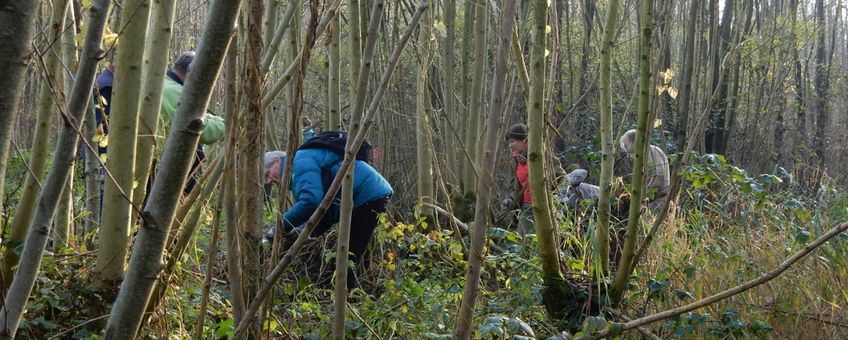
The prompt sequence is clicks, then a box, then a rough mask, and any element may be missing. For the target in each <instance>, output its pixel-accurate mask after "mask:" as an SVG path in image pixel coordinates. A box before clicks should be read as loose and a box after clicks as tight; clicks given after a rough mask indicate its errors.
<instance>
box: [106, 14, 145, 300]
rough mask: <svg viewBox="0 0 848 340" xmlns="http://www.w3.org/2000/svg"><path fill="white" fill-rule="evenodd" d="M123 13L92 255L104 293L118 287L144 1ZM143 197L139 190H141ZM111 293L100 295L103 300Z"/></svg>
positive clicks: (135, 132)
mask: <svg viewBox="0 0 848 340" xmlns="http://www.w3.org/2000/svg"><path fill="white" fill-rule="evenodd" d="M123 6H125V7H124V8H133V9H136V8H137V9H138V10H137V11H136V12H134V13H133V15H122V16H121V20H122V21H121V27H122V28H125V29H124V30H123V32H124V33H123V34H122V35H121V38H120V39H119V40H118V46H117V53H116V57H115V60H116V61H115V64H116V65H115V82H114V87H113V90H112V113H111V116H110V117H109V140H110V141H111V142H112V143H110V145H109V149H108V151H106V168H108V169H109V171H110V172H111V173H112V176H113V177H114V181H112V180H107V181H105V185H104V190H103V219H102V221H101V227H100V244H99V246H98V249H97V265H96V268H95V272H96V273H97V274H96V276H97V284H98V285H99V286H100V288H101V289H103V290H104V292H108V291H109V290H111V289H113V288H115V287H117V286H118V284H119V282H120V280H121V278H122V276H123V275H124V264H125V261H126V257H127V248H128V246H127V244H128V243H127V242H128V241H129V235H130V228H131V218H132V211H131V209H132V208H136V209H138V207H137V206H134V205H133V204H132V201H131V197H132V192H133V182H134V180H135V178H134V173H133V172H134V169H135V153H136V146H137V139H136V138H137V136H138V117H139V108H140V105H139V101H140V99H141V77H142V65H143V57H144V55H143V52H144V48H143V46H144V43H145V36H146V35H147V34H146V32H147V20H148V17H149V14H150V6H149V4H148V3H147V2H146V1H144V0H127V1H125V2H124V3H123ZM142 191H143V190H142ZM110 295H112V294H111V292H108V293H105V297H106V299H107V300H110V298H111V296H110Z"/></svg>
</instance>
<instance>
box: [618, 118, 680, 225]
mask: <svg viewBox="0 0 848 340" xmlns="http://www.w3.org/2000/svg"><path fill="white" fill-rule="evenodd" d="M618 142H619V144H620V145H621V149H622V150H624V152H625V153H627V155H628V156H630V158H633V157H634V155H635V151H634V148H635V144H636V130H630V131H627V132H625V133H624V135H622V136H621V138H620V139H619V140H618ZM644 176H645V181H644V188H645V193H646V194H645V200H646V201H647V203H648V209H649V210H651V212H653V213H654V214H656V213H658V212H659V211H658V210H659V209H660V208H661V207H662V204H663V203H664V202H665V200H666V196H667V195H668V186H669V171H668V157H666V155H665V152H663V151H662V149H660V148H659V147H657V146H655V145H648V152H647V154H646V155H645V172H644Z"/></svg>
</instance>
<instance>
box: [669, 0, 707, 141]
mask: <svg viewBox="0 0 848 340" xmlns="http://www.w3.org/2000/svg"><path fill="white" fill-rule="evenodd" d="M700 8H701V5H700V4H698V3H695V2H692V3H690V4H689V21H688V23H687V26H686V44H685V46H684V47H683V72H682V74H681V76H680V84H681V85H680V88H681V89H682V91H681V93H680V100H679V102H678V107H679V111H680V112H679V114H678V121H677V129H676V131H675V135H676V137H677V138H676V139H677V147H678V148H682V147H684V145H686V140H687V138H688V136H686V131H687V129H688V128H689V111H690V110H689V108H690V107H691V104H692V99H691V98H692V70H693V68H694V64H695V31H696V27H697V23H696V20H698V9H700Z"/></svg>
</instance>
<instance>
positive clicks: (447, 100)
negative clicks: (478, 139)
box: [442, 0, 460, 185]
mask: <svg viewBox="0 0 848 340" xmlns="http://www.w3.org/2000/svg"><path fill="white" fill-rule="evenodd" d="M444 7H445V14H444V15H445V40H444V48H445V49H444V52H443V53H444V58H445V59H444V65H443V66H442V79H443V88H442V93H444V112H443V114H442V120H443V122H444V124H443V126H444V127H445V128H443V129H442V134H443V137H442V138H443V143H444V146H443V147H444V153H445V165H446V166H447V169H446V170H447V171H444V172H443V173H444V174H445V179H446V180H447V182H448V183H449V184H452V185H456V184H458V180H457V174H459V173H460V172H459V171H460V170H459V164H457V158H456V154H457V151H458V150H457V143H456V142H455V141H456V139H455V138H453V137H452V136H451V135H449V134H448V131H450V129H449V128H448V127H447V125H450V122H453V121H456V117H458V115H457V110H456V74H455V73H456V53H454V49H455V48H456V46H455V44H456V0H445V4H444Z"/></svg>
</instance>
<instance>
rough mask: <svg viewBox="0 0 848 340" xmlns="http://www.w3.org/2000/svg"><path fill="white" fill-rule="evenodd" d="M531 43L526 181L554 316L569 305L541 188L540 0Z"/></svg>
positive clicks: (543, 21) (543, 10) (543, 23)
mask: <svg viewBox="0 0 848 340" xmlns="http://www.w3.org/2000/svg"><path fill="white" fill-rule="evenodd" d="M531 17H532V23H533V24H532V25H533V26H532V32H533V43H532V47H531V50H530V72H529V75H530V79H529V80H530V91H529V95H528V99H529V100H528V112H527V123H528V124H527V125H528V126H527V130H528V131H529V134H528V136H527V137H528V143H527V151H528V155H527V156H528V157H527V163H528V167H529V170H530V175H529V177H528V182H529V185H530V196H531V200H532V202H533V217H534V218H535V223H534V224H535V227H536V236H537V238H538V240H539V253H540V255H541V258H542V280H543V284H544V287H545V289H544V292H543V300H544V304H545V307H546V308H547V310H548V312H549V313H550V314H552V315H558V314H559V312H561V307H562V306H563V305H564V304H567V303H569V302H567V301H565V300H566V299H568V297H567V296H568V295H567V294H568V293H570V292H568V287H567V286H566V285H565V283H564V282H563V278H562V273H561V272H560V259H559V249H558V247H557V242H556V234H555V231H556V229H555V228H554V223H553V219H552V215H551V203H550V198H549V197H550V193H549V190H548V187H547V185H545V180H546V179H545V175H546V171H545V167H546V164H545V161H546V158H547V157H546V156H545V154H546V151H547V150H546V147H545V145H546V141H545V131H546V129H545V126H546V125H545V122H546V121H547V113H546V112H545V107H546V105H545V104H546V103H545V93H544V91H545V54H546V53H545V52H546V49H547V47H546V43H545V40H546V35H547V34H546V28H547V5H546V1H544V0H537V1H534V2H533V4H532V15H531Z"/></svg>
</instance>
